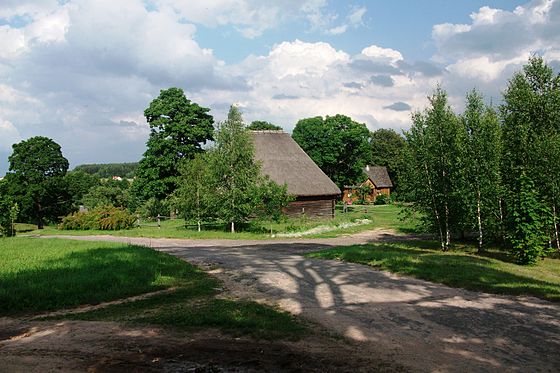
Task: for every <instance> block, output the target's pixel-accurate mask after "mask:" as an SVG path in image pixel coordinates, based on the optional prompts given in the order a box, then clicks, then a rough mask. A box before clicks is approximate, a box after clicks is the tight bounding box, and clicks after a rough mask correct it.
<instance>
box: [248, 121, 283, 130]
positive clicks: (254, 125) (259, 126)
mask: <svg viewBox="0 0 560 373" xmlns="http://www.w3.org/2000/svg"><path fill="white" fill-rule="evenodd" d="M247 129H248V130H251V131H263V130H270V131H280V130H282V127H280V126H277V125H276V124H272V123H270V122H267V121H264V120H254V121H252V122H251V124H249V125H248V126H247Z"/></svg>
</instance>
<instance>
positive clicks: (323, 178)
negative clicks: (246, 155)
mask: <svg viewBox="0 0 560 373" xmlns="http://www.w3.org/2000/svg"><path fill="white" fill-rule="evenodd" d="M251 133H252V136H253V142H254V145H255V159H256V160H257V161H259V162H261V166H262V172H263V173H264V174H265V175H268V176H269V177H270V179H271V180H273V181H275V182H276V183H278V184H280V185H283V184H286V185H287V187H288V194H290V195H292V196H294V197H295V200H294V201H292V202H290V204H289V205H288V207H286V209H285V211H284V212H285V213H286V214H287V215H288V216H302V215H305V216H308V217H314V218H315V217H325V218H327V217H328V218H331V217H334V207H335V204H336V201H337V199H338V198H339V197H340V194H341V192H340V189H339V188H338V187H337V186H336V184H335V183H334V182H333V181H332V180H331V179H330V178H329V177H328V176H327V175H326V174H325V173H324V172H323V171H322V170H321V169H320V168H319V166H317V164H315V162H313V160H312V159H311V158H310V157H309V156H308V155H307V153H305V152H304V151H303V149H302V148H301V147H300V146H299V145H298V144H297V143H296V142H295V141H294V139H292V137H291V136H290V135H289V134H288V133H285V132H283V131H252V132H251Z"/></svg>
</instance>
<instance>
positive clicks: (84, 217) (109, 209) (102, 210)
mask: <svg viewBox="0 0 560 373" xmlns="http://www.w3.org/2000/svg"><path fill="white" fill-rule="evenodd" d="M135 222H136V217H135V216H134V215H132V214H130V213H129V212H128V211H127V210H125V209H124V208H121V207H114V206H110V205H107V206H98V207H96V208H94V209H92V210H89V211H79V212H75V213H73V214H70V215H67V216H65V217H64V218H62V222H61V223H60V224H59V226H58V229H63V230H88V229H95V230H112V231H114V230H120V229H130V228H132V227H134V223H135Z"/></svg>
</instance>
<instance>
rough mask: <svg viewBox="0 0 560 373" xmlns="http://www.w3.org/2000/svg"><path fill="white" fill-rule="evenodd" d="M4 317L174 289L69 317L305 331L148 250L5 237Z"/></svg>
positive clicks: (0, 275) (0, 252)
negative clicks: (228, 296)
mask: <svg viewBox="0 0 560 373" xmlns="http://www.w3.org/2000/svg"><path fill="white" fill-rule="evenodd" d="M0 284H1V285H2V286H0V316H21V315H30V314H34V313H35V314H36V313H38V312H43V311H51V310H58V309H63V308H69V307H75V306H78V305H84V304H97V303H99V302H104V301H110V300H116V299H121V298H125V297H129V296H132V295H138V294H143V293H146V292H152V291H156V290H160V289H166V288H170V287H174V288H176V291H174V292H172V293H166V294H160V295H156V296H154V297H152V298H147V299H144V300H140V301H135V302H128V303H123V304H120V305H114V306H110V307H107V308H103V309H100V310H97V311H92V312H89V313H86V314H69V315H67V316H64V317H63V318H80V319H89V320H94V319H95V320H119V321H125V322H132V323H141V324H155V325H163V326H173V327H179V328H201V327H205V328H206V327H210V328H219V329H221V330H224V331H228V332H232V333H236V334H252V335H255V336H258V337H275V336H297V335H299V334H300V333H302V332H303V330H304V327H303V326H302V325H301V324H300V323H298V322H297V321H295V319H294V318H293V317H292V316H291V315H288V314H286V313H282V312H279V311H276V310H275V309H273V308H270V307H266V306H263V305H259V304H257V303H254V302H245V301H234V300H229V299H221V298H218V297H217V295H218V294H219V292H220V286H221V284H220V282H219V281H218V280H217V279H215V278H213V277H211V276H209V275H208V274H206V273H205V272H203V271H202V270H200V269H198V268H197V267H195V266H192V265H190V264H188V263H186V262H184V261H182V260H179V259H177V258H174V257H172V256H170V255H167V254H164V253H160V252H157V251H154V250H151V249H148V248H145V247H139V246H127V245H122V244H113V243H98V242H79V241H71V240H62V239H34V238H25V237H16V238H6V239H0Z"/></svg>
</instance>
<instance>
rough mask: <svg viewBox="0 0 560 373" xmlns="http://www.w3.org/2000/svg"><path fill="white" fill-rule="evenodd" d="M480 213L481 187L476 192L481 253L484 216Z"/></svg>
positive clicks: (479, 249) (480, 250) (480, 248)
mask: <svg viewBox="0 0 560 373" xmlns="http://www.w3.org/2000/svg"><path fill="white" fill-rule="evenodd" d="M481 215H482V214H481V212H480V187H479V188H477V190H476V218H477V221H478V252H479V253H481V252H482V251H483V249H482V243H483V242H482V216H481Z"/></svg>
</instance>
